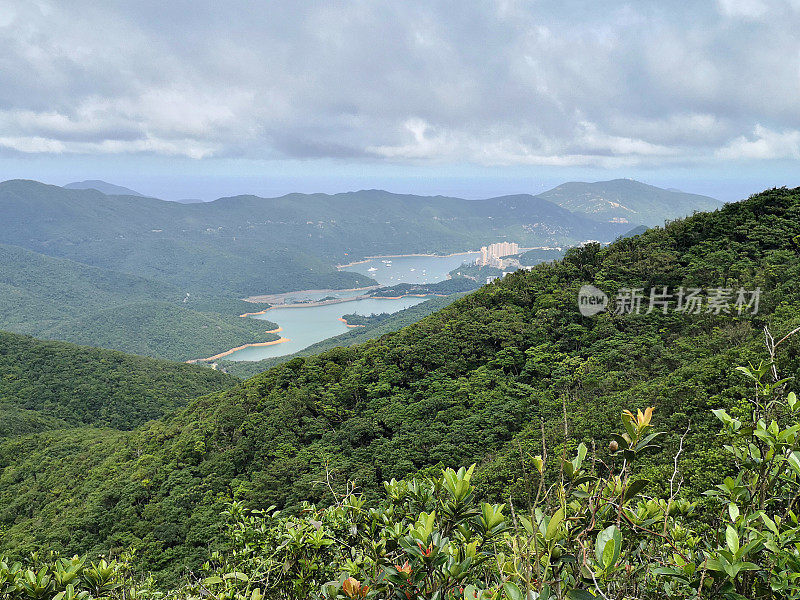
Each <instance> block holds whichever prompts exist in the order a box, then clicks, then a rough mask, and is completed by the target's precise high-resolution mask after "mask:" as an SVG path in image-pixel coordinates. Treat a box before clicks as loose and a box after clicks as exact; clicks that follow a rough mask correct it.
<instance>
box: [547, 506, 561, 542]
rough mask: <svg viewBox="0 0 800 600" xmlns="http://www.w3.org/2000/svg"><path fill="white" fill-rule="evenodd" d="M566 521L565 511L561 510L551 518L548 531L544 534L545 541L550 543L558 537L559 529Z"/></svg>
mask: <svg viewBox="0 0 800 600" xmlns="http://www.w3.org/2000/svg"><path fill="white" fill-rule="evenodd" d="M563 521H564V509H563V508H559V509H558V510H557V511H556V512H555V514H554V515H553V516H552V517H550V522H549V523H548V524H547V531H546V532H545V534H544V539H546V540H547V541H548V542H549V541H550V540H552V539H553V538H555V537H556V534H557V533H558V528H559V527H560V526H561V523H562V522H563Z"/></svg>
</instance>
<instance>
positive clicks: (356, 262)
mask: <svg viewBox="0 0 800 600" xmlns="http://www.w3.org/2000/svg"><path fill="white" fill-rule="evenodd" d="M476 253H480V250H466V251H464V252H452V253H450V254H424V253H420V254H379V255H377V256H365V257H364V258H363V259H362V260H356V261H353V262H350V263H346V264H343V265H336V268H337V269H339V270H341V269H344V268H346V267H352V266H354V265H363V264H364V263H368V262H369V261H371V260H375V259H376V258H411V257H415V256H417V257H429V258H449V257H451V256H463V255H465V254H476Z"/></svg>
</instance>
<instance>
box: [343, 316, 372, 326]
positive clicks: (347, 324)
mask: <svg viewBox="0 0 800 600" xmlns="http://www.w3.org/2000/svg"><path fill="white" fill-rule="evenodd" d="M339 320H340V321H341V322H342V323H344V324H345V325H346V326H347V327H366V325H350V323H348V322H347V319H345V318H344V317H339Z"/></svg>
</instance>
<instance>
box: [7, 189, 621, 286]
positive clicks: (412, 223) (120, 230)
mask: <svg viewBox="0 0 800 600" xmlns="http://www.w3.org/2000/svg"><path fill="white" fill-rule="evenodd" d="M0 222H2V223H3V227H2V228H0V243H4V244H10V245H16V246H22V247H25V248H28V249H29V250H33V251H35V252H39V253H42V254H47V255H50V256H57V257H62V258H69V259H71V260H73V261H77V262H82V263H85V264H89V265H92V266H96V267H101V268H104V269H111V270H114V271H120V272H124V273H130V274H134V275H138V276H141V277H145V278H148V279H153V280H157V281H163V282H167V283H169V284H171V285H175V286H178V287H179V288H180V289H181V290H183V291H189V292H191V293H195V294H197V293H209V290H214V291H215V293H217V294H223V293H226V294H235V295H238V296H249V295H253V294H263V293H266V292H281V291H293V290H298V289H324V288H353V287H359V286H363V285H369V284H370V282H371V280H370V279H368V278H366V277H363V276H361V275H358V274H356V273H351V272H339V271H337V270H336V268H335V265H336V264H337V263H339V262H347V261H348V260H352V259H353V258H358V257H362V256H364V255H365V254H386V253H389V254H391V253H413V252H437V251H446V252H454V251H463V250H465V249H468V248H476V247H479V246H481V245H484V244H486V243H489V242H492V241H501V240H508V239H511V240H515V241H518V242H519V243H521V244H523V245H526V244H527V245H538V244H541V243H555V242H558V245H562V244H570V243H575V242H580V241H582V240H586V239H595V240H601V241H609V240H612V239H614V238H615V237H616V236H617V235H620V234H621V233H624V231H625V230H626V228H625V227H624V226H621V225H615V224H611V223H597V222H595V221H592V220H591V219H589V218H587V217H585V216H583V215H575V214H572V213H571V212H569V211H568V210H565V209H563V208H561V207H559V206H557V205H555V204H553V203H551V202H547V201H546V200H543V199H540V198H534V197H532V196H525V195H520V196H507V197H502V198H493V199H488V200H474V201H473V200H462V199H458V198H445V197H439V196H437V197H420V196H403V195H397V194H390V193H388V192H381V191H378V190H368V191H361V192H353V193H347V194H337V195H333V196H329V195H325V194H311V195H303V194H290V195H288V196H283V197H280V198H258V197H256V196H238V197H234V198H222V199H220V200H217V201H215V202H206V203H199V204H180V203H177V202H165V201H162V200H157V199H154V198H142V197H133V196H116V195H114V196H106V195H104V194H102V193H100V192H98V191H96V190H72V189H70V190H67V189H64V188H60V187H57V186H49V185H44V184H41V183H37V182H34V181H20V180H14V181H6V182H4V183H0ZM627 229H629V228H627Z"/></svg>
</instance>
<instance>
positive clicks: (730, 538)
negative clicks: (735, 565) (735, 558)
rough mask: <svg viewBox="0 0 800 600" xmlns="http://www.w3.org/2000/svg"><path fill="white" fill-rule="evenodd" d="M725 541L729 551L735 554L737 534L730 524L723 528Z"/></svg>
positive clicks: (737, 546) (737, 545)
mask: <svg viewBox="0 0 800 600" xmlns="http://www.w3.org/2000/svg"><path fill="white" fill-rule="evenodd" d="M725 542H726V543H727V544H728V548H730V551H731V552H733V553H734V554H736V552H737V550H739V534H737V533H736V530H735V529H734V528H733V527H731V526H730V525H728V526H727V528H726V529H725Z"/></svg>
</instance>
